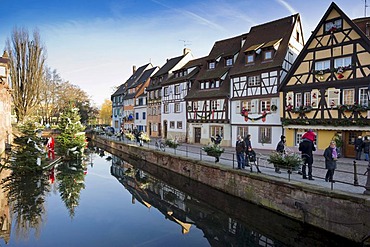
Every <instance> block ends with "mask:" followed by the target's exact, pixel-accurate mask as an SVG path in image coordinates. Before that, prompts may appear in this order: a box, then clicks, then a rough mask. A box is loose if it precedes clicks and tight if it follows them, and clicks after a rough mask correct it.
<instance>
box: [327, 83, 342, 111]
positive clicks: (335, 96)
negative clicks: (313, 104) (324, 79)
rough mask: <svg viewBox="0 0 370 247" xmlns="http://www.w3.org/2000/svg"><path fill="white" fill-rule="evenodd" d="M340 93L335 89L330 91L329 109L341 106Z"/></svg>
mask: <svg viewBox="0 0 370 247" xmlns="http://www.w3.org/2000/svg"><path fill="white" fill-rule="evenodd" d="M339 92H340V91H339V90H338V89H335V88H329V89H328V102H326V103H327V104H328V106H329V107H336V106H338V104H339V95H340V93H339Z"/></svg>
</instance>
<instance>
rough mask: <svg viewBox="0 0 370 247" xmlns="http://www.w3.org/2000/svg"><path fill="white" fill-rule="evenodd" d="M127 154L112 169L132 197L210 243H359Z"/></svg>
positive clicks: (327, 244) (255, 244)
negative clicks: (193, 231) (202, 235)
mask: <svg viewBox="0 0 370 247" xmlns="http://www.w3.org/2000/svg"><path fill="white" fill-rule="evenodd" d="M111 151H112V150H111ZM117 155H119V156H121V157H123V156H122V154H119V153H117ZM124 159H125V160H127V161H128V162H126V161H124V160H123V159H121V158H119V157H117V156H113V159H112V166H111V174H112V175H113V176H115V177H116V178H117V180H118V181H119V182H120V183H121V184H122V185H123V186H124V187H125V188H126V189H127V190H128V191H129V192H130V193H131V194H132V203H135V202H136V201H138V202H140V203H141V204H142V205H143V206H145V207H155V208H156V209H158V210H159V211H160V212H161V213H162V214H163V215H164V216H165V217H166V219H168V220H171V221H173V222H174V223H176V224H178V225H179V226H180V229H181V232H182V233H183V234H186V233H188V232H189V231H191V229H192V228H193V227H197V228H199V229H201V230H202V231H203V233H204V237H205V238H207V240H208V242H209V244H210V245H211V246H343V245H347V246H348V245H352V246H354V245H355V243H353V242H350V241H348V240H346V239H344V238H341V237H338V236H335V235H333V234H331V233H328V232H323V231H320V230H318V229H316V228H312V227H310V226H307V225H304V224H301V223H300V222H297V221H293V220H290V219H288V218H286V217H283V216H280V215H278V214H275V213H273V212H271V211H268V210H265V209H263V208H260V207H258V206H257V205H254V204H251V203H248V202H245V201H243V200H240V199H239V198H235V197H233V196H229V195H226V194H224V193H222V192H220V191H217V190H215V189H213V188H210V187H208V186H206V185H203V184H201V183H197V182H195V181H192V180H190V179H189V178H186V177H183V176H179V175H178V174H175V173H173V172H171V171H168V170H165V169H161V168H159V167H157V166H155V165H153V164H150V163H147V162H145V161H143V160H134V159H130V158H129V157H124ZM164 181H166V182H164Z"/></svg>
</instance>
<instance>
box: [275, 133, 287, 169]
mask: <svg viewBox="0 0 370 247" xmlns="http://www.w3.org/2000/svg"><path fill="white" fill-rule="evenodd" d="M285 142H286V138H285V136H284V135H282V136H280V141H279V142H278V144H277V146H276V152H278V153H279V154H280V155H284V154H285ZM275 172H276V173H281V172H280V168H279V167H278V166H277V165H275Z"/></svg>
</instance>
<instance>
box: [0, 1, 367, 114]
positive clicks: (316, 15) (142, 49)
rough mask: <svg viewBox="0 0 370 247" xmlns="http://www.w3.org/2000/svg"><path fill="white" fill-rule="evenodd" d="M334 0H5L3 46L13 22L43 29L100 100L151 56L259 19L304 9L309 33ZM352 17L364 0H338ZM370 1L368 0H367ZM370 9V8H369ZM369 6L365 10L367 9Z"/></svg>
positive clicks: (68, 71) (202, 46)
mask: <svg viewBox="0 0 370 247" xmlns="http://www.w3.org/2000/svg"><path fill="white" fill-rule="evenodd" d="M331 2H332V1H331V0H259V1H257V0H202V1H196V0H183V1H178V0H100V1H98V0H0V3H1V6H2V7H1V14H0V23H1V25H0V48H2V49H3V50H4V49H5V43H6V40H7V39H8V38H10V35H11V32H12V30H13V29H14V28H15V27H25V28H26V29H27V30H28V31H29V33H30V34H32V32H33V31H34V30H36V29H37V30H38V32H39V33H40V36H41V40H42V41H43V44H44V46H45V47H46V50H47V60H46V63H47V66H49V67H50V68H52V69H56V70H57V72H58V73H59V74H60V76H61V77H62V78H63V80H65V81H69V82H70V83H72V84H74V85H77V86H79V87H80V88H81V89H82V90H84V91H85V92H86V93H87V94H88V95H89V96H90V98H91V100H92V102H93V103H94V104H95V105H96V106H97V107H100V106H101V104H102V103H103V102H104V100H105V99H110V96H111V94H112V93H113V92H114V88H115V87H118V86H119V85H121V84H122V83H124V82H125V81H126V80H127V79H128V78H129V77H130V76H131V74H132V67H133V65H135V66H136V67H140V66H142V65H144V64H147V63H149V62H150V63H152V64H153V65H154V66H159V67H161V66H163V65H164V64H165V62H166V59H169V58H173V57H177V56H180V55H182V52H183V49H184V48H185V47H186V48H189V49H191V51H192V53H193V55H194V58H200V57H203V56H207V55H208V53H209V52H210V50H211V48H212V46H213V44H214V43H215V42H216V41H217V40H223V39H227V38H230V37H234V36H237V35H240V34H243V33H247V32H249V30H250V28H251V27H252V26H255V25H259V24H263V23H266V22H270V21H273V20H277V19H280V18H283V17H286V16H290V15H292V14H296V13H299V14H300V15H301V20H302V27H303V31H304V39H305V41H307V40H308V38H309V35H310V33H311V31H313V30H314V29H315V27H316V25H317V24H318V22H319V21H320V20H321V18H322V16H323V15H324V13H325V12H326V10H327V9H328V7H329V6H330V4H331ZM334 2H335V3H336V4H337V5H338V6H339V8H341V9H342V10H343V11H344V12H345V13H346V14H347V15H348V16H349V17H350V18H351V19H355V18H359V17H364V16H365V0H337V1H334ZM368 5H370V1H368ZM366 12H367V13H369V14H370V8H366ZM369 14H367V16H369Z"/></svg>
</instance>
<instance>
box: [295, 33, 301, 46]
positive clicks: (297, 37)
mask: <svg viewBox="0 0 370 247" xmlns="http://www.w3.org/2000/svg"><path fill="white" fill-rule="evenodd" d="M295 38H296V40H297V42H298V43H299V38H300V35H299V32H298V31H297V35H296V37H295Z"/></svg>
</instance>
